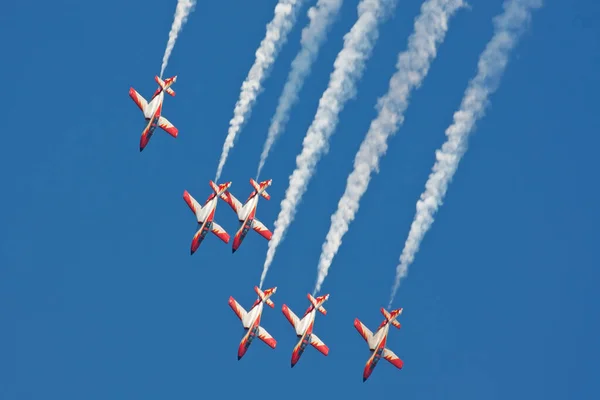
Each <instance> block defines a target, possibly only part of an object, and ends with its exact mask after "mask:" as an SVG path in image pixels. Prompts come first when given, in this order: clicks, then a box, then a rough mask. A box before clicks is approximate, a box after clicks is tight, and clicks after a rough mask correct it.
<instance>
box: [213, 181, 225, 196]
mask: <svg viewBox="0 0 600 400" xmlns="http://www.w3.org/2000/svg"><path fill="white" fill-rule="evenodd" d="M208 184H209V185H210V187H211V188H212V190H213V191H214V192H215V194H216V195H217V196H219V195H220V194H221V193H223V192H224V191H226V190H227V189H229V186H231V182H225V183H222V184H220V185H218V186H217V184H215V183H214V182H213V181H208Z"/></svg>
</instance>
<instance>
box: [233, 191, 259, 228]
mask: <svg viewBox="0 0 600 400" xmlns="http://www.w3.org/2000/svg"><path fill="white" fill-rule="evenodd" d="M259 196H260V195H259V194H258V193H257V194H255V195H254V196H252V197H251V198H250V199H248V201H247V202H246V204H244V205H243V206H242V207H241V208H240V209H239V211H238V213H237V214H238V220H239V221H240V222H244V221H246V220H247V219H248V217H252V218H254V215H256V207H257V206H258V198H259Z"/></svg>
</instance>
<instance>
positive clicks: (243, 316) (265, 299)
mask: <svg viewBox="0 0 600 400" xmlns="http://www.w3.org/2000/svg"><path fill="white" fill-rule="evenodd" d="M254 291H255V292H256V294H258V299H256V301H255V302H254V304H253V305H252V308H251V309H250V311H246V310H244V308H243V307H242V306H240V305H239V304H238V302H237V301H235V299H234V298H233V297H229V306H230V307H231V309H232V310H233V312H234V313H235V314H236V315H237V316H238V317H239V319H240V320H241V321H242V325H243V326H244V329H245V330H246V331H247V333H246V334H245V335H244V337H243V338H242V341H241V342H240V347H239V348H238V360H239V359H241V358H242V357H243V356H244V354H246V351H247V350H248V347H250V345H251V344H252V341H253V340H254V339H255V338H256V337H257V336H258V337H259V338H260V339H261V340H262V341H263V342H265V343H266V344H267V345H269V347H271V348H272V349H274V348H275V346H277V341H275V339H273V337H272V336H271V335H269V332H267V331H266V330H265V328H263V327H262V326H260V317H261V315H262V310H263V305H264V303H267V305H268V306H269V307H271V308H274V307H275V304H273V302H272V301H271V299H269V297H271V296H272V295H273V294H274V293H275V292H276V291H277V287H274V288H271V289H267V290H265V291H264V292H263V291H262V290H260V289H259V288H258V286H254Z"/></svg>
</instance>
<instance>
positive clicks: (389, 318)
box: [380, 307, 403, 329]
mask: <svg viewBox="0 0 600 400" xmlns="http://www.w3.org/2000/svg"><path fill="white" fill-rule="evenodd" d="M402 310H403V309H402V308H398V309H396V310H392V312H388V311H387V310H386V309H385V308H383V307H381V309H380V311H381V313H382V314H383V316H384V317H385V321H384V322H389V323H390V324H392V325H393V326H394V327H396V328H398V329H400V327H401V325H400V322H398V321H396V318H398V316H399V315H400V314H402Z"/></svg>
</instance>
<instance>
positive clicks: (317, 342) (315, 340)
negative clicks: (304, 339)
mask: <svg viewBox="0 0 600 400" xmlns="http://www.w3.org/2000/svg"><path fill="white" fill-rule="evenodd" d="M310 344H312V346H313V347H314V348H315V349H317V350H319V351H320V352H321V353H323V355H325V356H326V355H327V354H329V347H327V346H326V345H325V343H323V342H322V341H321V339H319V337H318V336H317V335H315V334H314V333H313V334H312V335H310Z"/></svg>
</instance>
